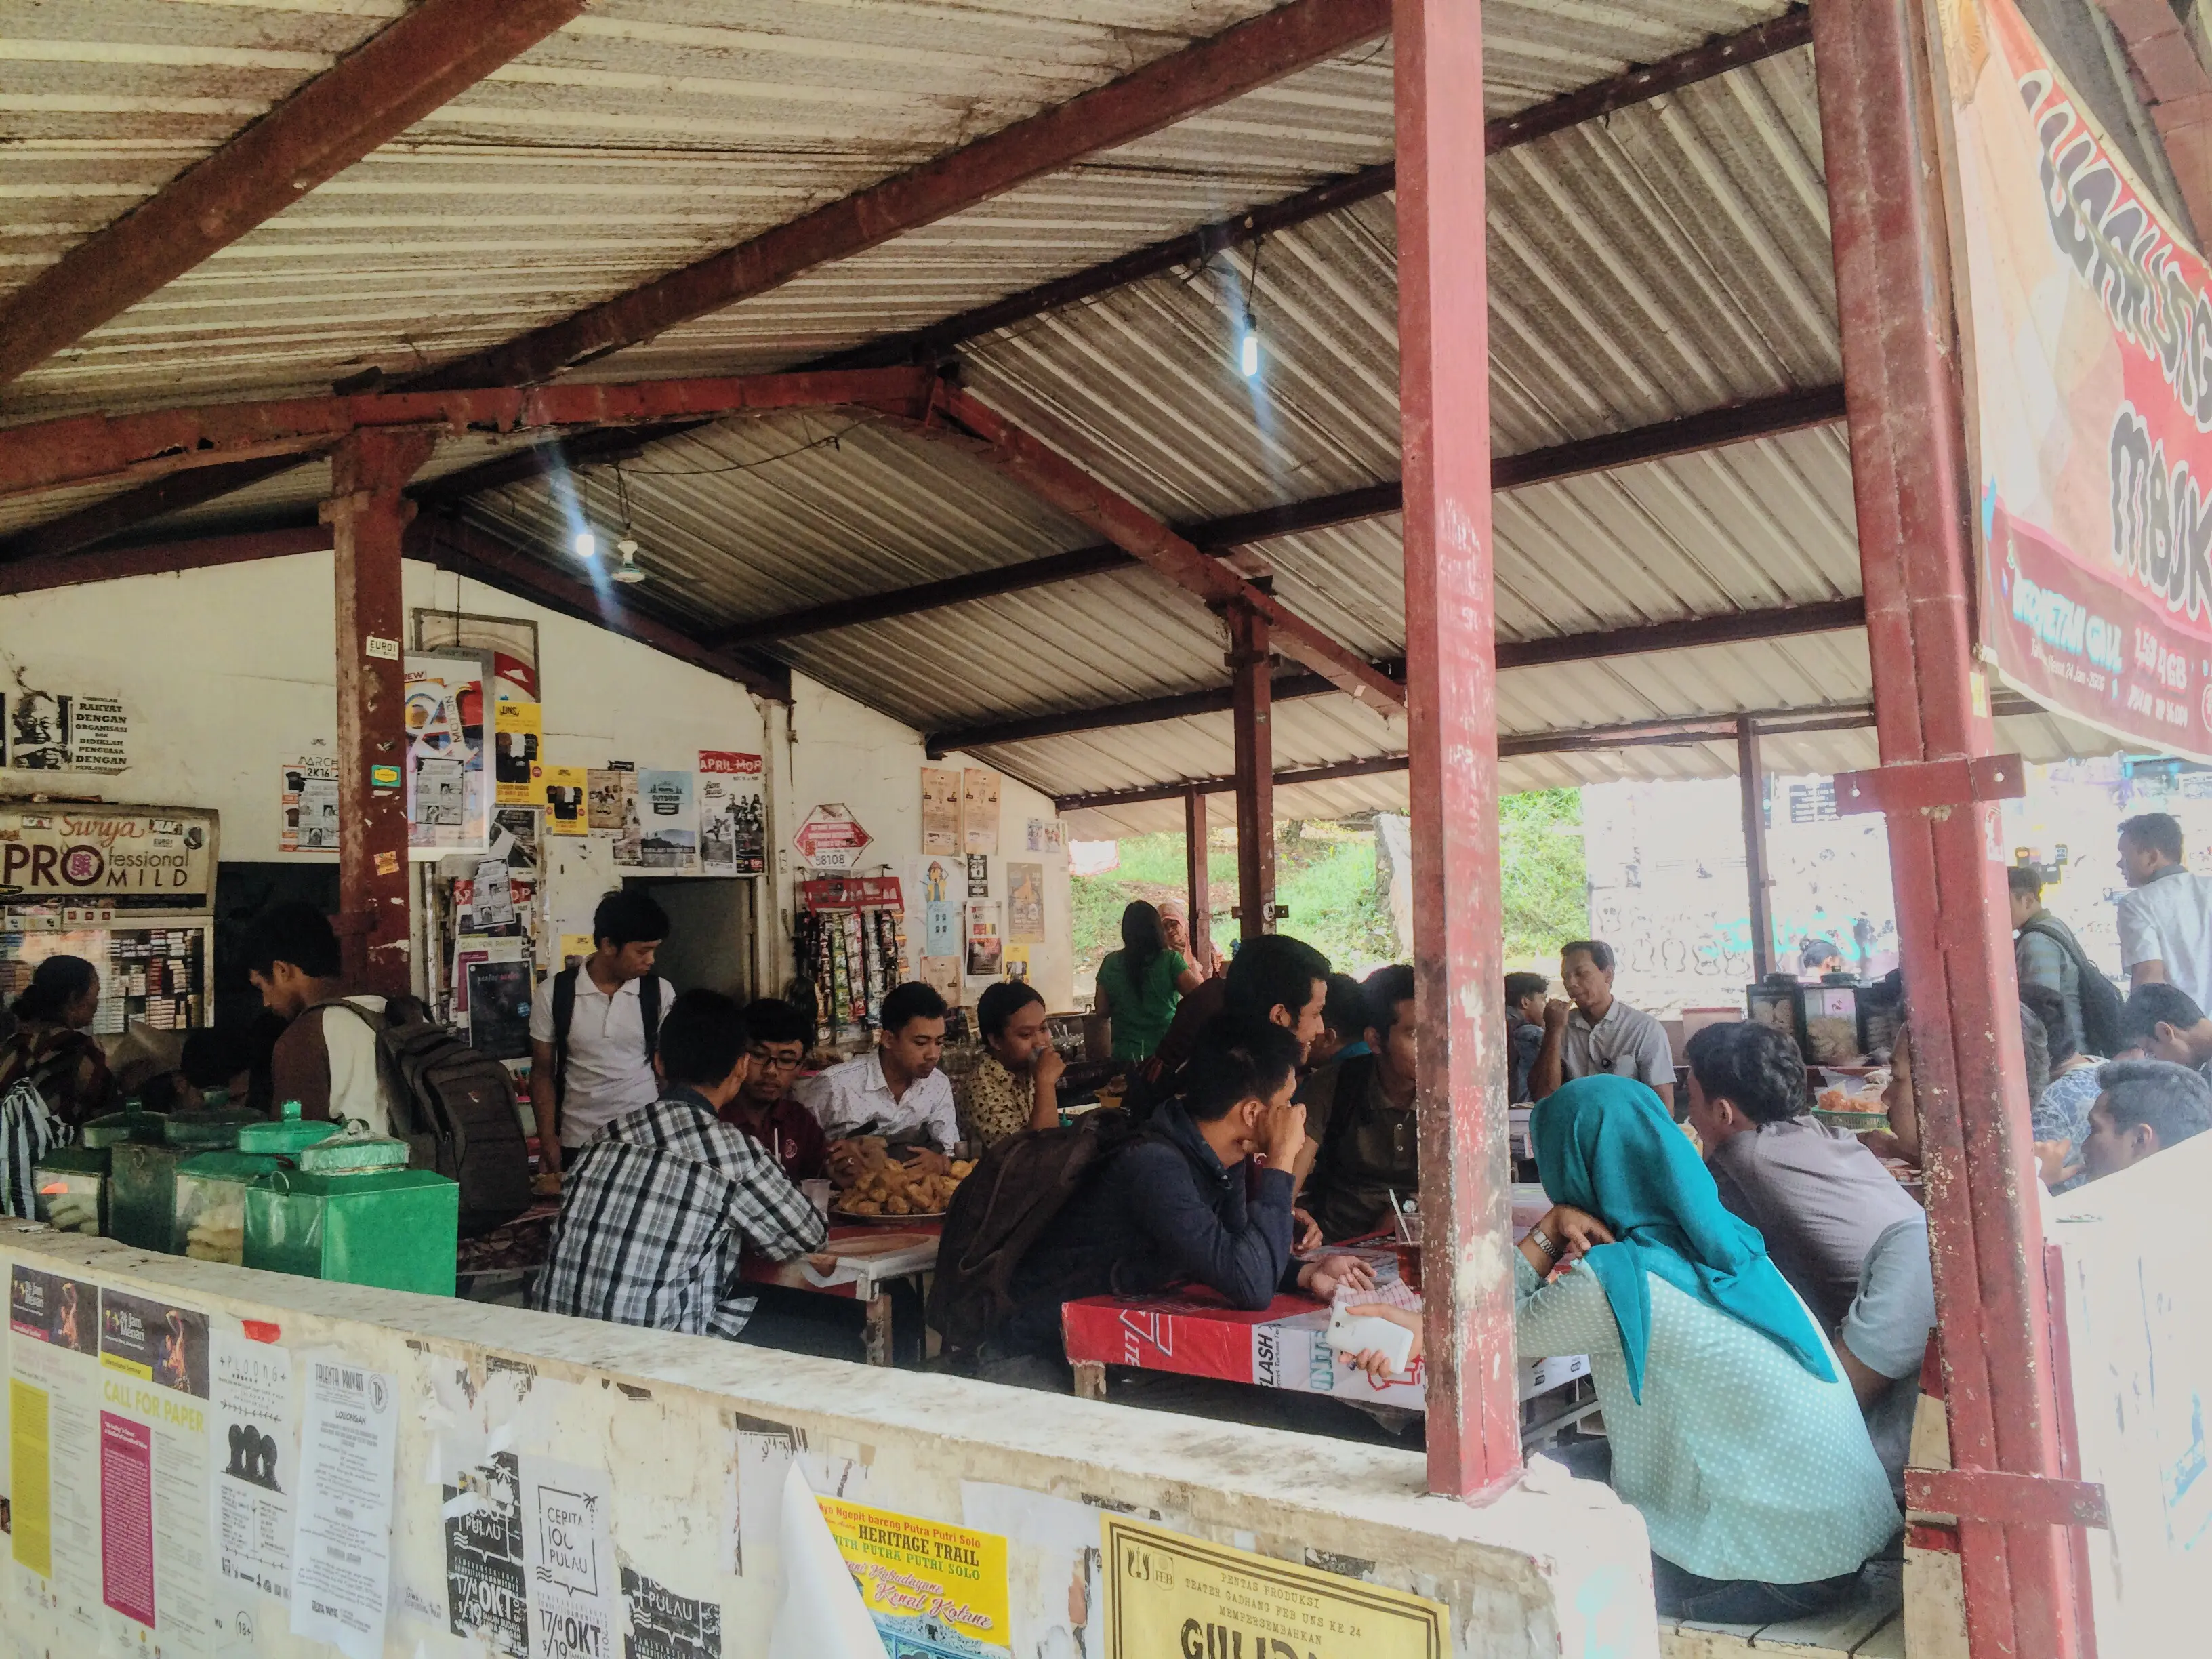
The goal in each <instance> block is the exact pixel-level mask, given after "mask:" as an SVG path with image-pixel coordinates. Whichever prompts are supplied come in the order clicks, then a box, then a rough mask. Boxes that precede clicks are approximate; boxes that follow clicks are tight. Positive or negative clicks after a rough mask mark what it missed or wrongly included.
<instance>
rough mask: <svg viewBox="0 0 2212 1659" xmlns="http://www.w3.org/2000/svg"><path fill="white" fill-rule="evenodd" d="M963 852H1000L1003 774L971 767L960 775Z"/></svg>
mask: <svg viewBox="0 0 2212 1659" xmlns="http://www.w3.org/2000/svg"><path fill="white" fill-rule="evenodd" d="M960 829H961V836H962V841H961V847H962V850H963V851H964V852H969V853H995V852H997V851H998V850H999V775H998V774H997V773H996V772H987V771H985V770H984V769H982V768H981V767H976V766H971V767H969V769H967V770H966V771H964V772H963V773H962V774H961V775H960Z"/></svg>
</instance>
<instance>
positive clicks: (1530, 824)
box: [1073, 789, 1588, 994]
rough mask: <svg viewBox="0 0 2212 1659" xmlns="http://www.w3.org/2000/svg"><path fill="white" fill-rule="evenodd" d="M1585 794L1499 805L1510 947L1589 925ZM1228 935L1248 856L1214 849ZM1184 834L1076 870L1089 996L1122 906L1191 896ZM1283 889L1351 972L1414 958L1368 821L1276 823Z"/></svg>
mask: <svg viewBox="0 0 2212 1659" xmlns="http://www.w3.org/2000/svg"><path fill="white" fill-rule="evenodd" d="M1581 826H1582V797H1581V794H1580V793H1579V792H1578V791H1576V790H1572V789H1549V790H1540V791H1535V792H1533V793H1528V794H1521V795H1509V796H1507V797H1506V798H1505V799H1504V800H1503V801H1502V802H1501V803H1500V805H1499V812H1498V836H1499V851H1500V857H1501V860H1502V861H1503V865H1504V899H1505V954H1506V956H1507V957H1509V958H1517V957H1540V958H1541V957H1549V956H1551V955H1553V953H1555V952H1556V951H1558V949H1559V942H1560V941H1561V940H1562V939H1573V938H1576V937H1577V936H1579V935H1580V934H1582V933H1583V932H1585V931H1586V927H1587V917H1588V902H1587V899H1586V896H1585V889H1584V884H1583V842H1582V835H1581ZM1207 874H1208V877H1209V878H1210V882H1211V886H1212V908H1213V912H1214V918H1215V921H1214V927H1215V936H1216V939H1217V942H1218V943H1219V944H1220V945H1221V946H1222V948H1223V950H1224V951H1226V949H1227V947H1228V942H1229V940H1230V939H1233V938H1234V937H1235V936H1236V929H1237V924H1236V923H1235V922H1234V921H1231V919H1230V915H1229V912H1230V910H1231V908H1232V907H1233V906H1234V905H1235V904H1236V902H1237V855H1236V854H1235V852H1234V851H1233V850H1232V849H1231V848H1226V847H1216V848H1213V849H1212V853H1211V854H1210V856H1209V857H1208V859H1207ZM1184 883H1185V874H1184V861H1183V838H1182V836H1180V835H1154V836H1130V837H1129V838H1127V840H1125V841H1123V842H1121V866H1120V867H1119V868H1118V869H1115V870H1109V871H1108V872H1106V873H1105V874H1103V875H1098V876H1077V877H1075V878H1074V879H1073V888H1074V901H1075V983H1076V989H1077V992H1078V994H1088V993H1089V990H1090V987H1091V981H1092V979H1093V978H1094V977H1095V976H1096V975H1097V971H1098V963H1099V962H1100V961H1101V960H1102V959H1103V957H1105V955H1106V953H1107V952H1108V951H1113V950H1117V949H1119V948H1120V946H1121V911H1122V908H1123V907H1125V906H1126V905H1127V904H1128V903H1129V902H1131V901H1132V900H1134V899H1148V900H1150V901H1151V902H1153V903H1155V904H1157V903H1158V902H1160V901H1161V900H1163V899H1167V898H1177V899H1179V898H1182V896H1184ZM1275 896H1276V899H1277V901H1278V902H1279V903H1282V904H1285V905H1287V906H1288V907H1289V908H1290V919H1289V921H1287V922H1286V923H1285V932H1287V933H1296V934H1297V936H1298V937H1299V938H1301V939H1307V940H1310V942H1311V943H1312V944H1314V945H1316V946H1317V947H1318V948H1319V949H1321V950H1322V951H1324V952H1325V953H1327V955H1328V958H1329V960H1330V961H1331V962H1332V963H1335V964H1336V965H1337V966H1338V967H1339V968H1340V969H1343V970H1345V971H1346V972H1348V973H1353V974H1364V973H1365V972H1366V971H1367V970H1368V969H1370V968H1375V967H1378V966H1380V965H1381V964H1382V963H1386V962H1397V961H1403V960H1405V959H1406V957H1407V955H1408V954H1409V953H1410V950H1411V944H1410V941H1404V942H1401V940H1400V939H1399V938H1398V934H1397V928H1396V927H1395V924H1394V923H1393V921H1392V920H1391V915H1390V895H1389V884H1388V881H1387V878H1378V873H1377V871H1376V838H1375V833H1374V831H1373V830H1372V829H1369V828H1367V827H1365V826H1364V825H1361V826H1358V827H1353V826H1351V825H1344V824H1338V823H1321V822H1313V823H1297V822H1291V823H1282V824H1279V825H1278V826H1277V827H1276V842H1275Z"/></svg>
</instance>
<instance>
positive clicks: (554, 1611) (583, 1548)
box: [521, 1457, 622, 1659]
mask: <svg viewBox="0 0 2212 1659" xmlns="http://www.w3.org/2000/svg"><path fill="white" fill-rule="evenodd" d="M521 1475H522V1547H523V1565H524V1568H525V1570H526V1572H527V1574H528V1582H529V1586H530V1592H529V1593H530V1617H531V1622H532V1624H533V1625H534V1626H536V1629H537V1637H538V1639H537V1640H536V1641H535V1642H533V1643H532V1644H531V1653H532V1656H533V1659H610V1656H611V1655H612V1654H613V1652H614V1650H615V1645H616V1635H617V1631H618V1629H619V1626H621V1623H622V1620H621V1617H620V1615H619V1613H617V1581H616V1578H615V1559H614V1557H615V1549H614V1538H613V1535H612V1533H611V1527H612V1524H613V1519H614V1493H613V1491H612V1486H611V1481H610V1480H609V1478H608V1475H607V1473H606V1471H605V1470H604V1469H591V1468H582V1467H581V1466H580V1465H577V1464H574V1463H562V1462H555V1461H554V1460H553V1459H551V1458H548V1457H526V1458H524V1459H523V1460H522V1462H521Z"/></svg>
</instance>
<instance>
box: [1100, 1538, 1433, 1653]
mask: <svg viewBox="0 0 2212 1659" xmlns="http://www.w3.org/2000/svg"><path fill="white" fill-rule="evenodd" d="M1101 1525H1102V1527H1103V1535H1104V1540H1105V1553H1106V1559H1107V1561H1108V1562H1109V1564H1110V1569H1109V1572H1108V1574H1107V1604H1106V1631H1107V1635H1106V1655H1107V1659H1152V1656H1153V1655H1155V1654H1193V1655H1204V1654H1226V1653H1240V1652H1241V1653H1246V1654H1262V1653H1264V1654H1266V1655H1267V1656H1268V1659H1285V1656H1288V1659H1445V1656H1446V1655H1447V1654H1449V1652H1450V1651H1451V1644H1450V1628H1449V1622H1450V1621H1449V1617H1448V1615H1447V1613H1446V1611H1445V1608H1444V1606H1443V1603H1442V1602H1440V1601H1427V1600H1425V1598H1423V1597H1421V1596H1419V1595H1408V1594H1407V1593H1406V1592H1405V1591H1404V1590H1394V1589H1383V1587H1382V1586H1381V1585H1379V1584H1369V1583H1362V1582H1361V1581H1360V1580H1358V1579H1357V1578H1346V1577H1343V1576H1341V1575H1340V1574H1338V1573H1334V1572H1323V1571H1320V1570H1319V1569H1318V1568H1316V1567H1302V1566H1297V1565H1293V1564H1292V1563H1291V1562H1288V1561H1278V1560H1276V1559H1274V1558H1273V1557H1272V1556H1267V1555H1255V1554H1254V1553H1252V1552H1251V1551H1249V1550H1240V1549H1231V1547H1229V1546H1227V1545H1225V1544H1213V1543H1208V1542H1207V1541H1206V1540H1205V1539H1202V1538H1192V1537H1188V1536H1187V1535H1186V1534H1182V1533H1179V1532H1170V1531H1169V1530H1168V1529H1167V1528H1165V1527H1155V1526H1150V1525H1147V1524H1146V1522H1142V1521H1133V1520H1131V1519H1130V1518H1129V1517H1128V1516H1126V1515H1111V1514H1109V1515H1107V1516H1103V1517H1102V1519H1101Z"/></svg>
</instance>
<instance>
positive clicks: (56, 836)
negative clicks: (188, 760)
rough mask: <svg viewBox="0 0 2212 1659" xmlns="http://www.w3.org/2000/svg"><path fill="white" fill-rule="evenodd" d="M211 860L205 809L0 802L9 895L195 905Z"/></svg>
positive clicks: (210, 880) (206, 885) (209, 884)
mask: <svg viewBox="0 0 2212 1659" xmlns="http://www.w3.org/2000/svg"><path fill="white" fill-rule="evenodd" d="M215 866H216V823H215V820H214V819H212V818H211V817H209V816H208V815H207V814H205V813H204V812H188V811H181V810H179V809H177V808H174V807H144V806H100V805H75V804H70V805H60V804H56V805H23V804H21V803H15V804H5V805H0V893H5V894H6V895H7V896H8V898H9V900H10V901H11V902H21V901H37V900H40V899H60V900H63V901H64V902H68V903H72V904H77V905H82V906H85V907H88V908H89V907H92V906H94V904H95V903H96V904H98V905H101V906H106V905H114V906H118V907H122V908H161V909H173V910H190V909H196V908H199V907H201V906H203V905H204V904H206V903H207V902H208V896H209V894H210V893H211V892H212V891H213V890H214V887H215ZM116 1029H117V1030H121V1029H122V1028H121V1027H120V1026H118V1027H117V1028H116Z"/></svg>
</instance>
